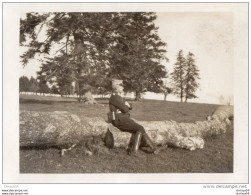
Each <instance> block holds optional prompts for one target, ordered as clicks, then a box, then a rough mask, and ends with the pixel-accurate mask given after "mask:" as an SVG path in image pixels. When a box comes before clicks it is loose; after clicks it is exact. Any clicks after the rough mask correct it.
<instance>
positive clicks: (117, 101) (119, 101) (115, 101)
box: [110, 95, 129, 113]
mask: <svg viewBox="0 0 251 195" xmlns="http://www.w3.org/2000/svg"><path fill="white" fill-rule="evenodd" d="M110 104H112V105H114V106H115V107H116V108H118V109H119V110H120V111H121V112H122V113H127V112H129V107H128V106H127V105H126V103H125V100H124V99H123V98H122V97H120V96H118V95H115V96H113V97H112V98H111V99H110Z"/></svg>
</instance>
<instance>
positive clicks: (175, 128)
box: [19, 106, 233, 150]
mask: <svg viewBox="0 0 251 195" xmlns="http://www.w3.org/2000/svg"><path fill="white" fill-rule="evenodd" d="M232 116H233V107H232V106H222V107H219V108H218V109H217V110H216V111H215V112H214V113H213V115H212V117H211V118H212V120H207V121H198V122H195V123H177V122H175V121H138V123H140V124H141V125H142V126H144V128H145V130H146V132H147V134H148V135H149V136H150V137H151V138H152V139H153V142H155V143H156V144H159V145H163V144H171V145H174V146H177V147H180V148H186V149H189V150H194V149H196V148H203V147H204V140H203V137H205V136H208V135H217V134H220V133H225V132H226V130H227V128H228V126H229V124H230V123H231V122H230V121H229V117H232ZM108 128H109V129H110V131H111V133H112V134H113V137H114V145H115V147H125V148H127V147H128V145H129V142H130V139H131V134H130V133H126V132H121V131H120V130H118V129H117V128H116V127H114V126H113V125H112V124H109V123H107V122H106V121H105V120H104V119H103V118H98V117H96V118H87V117H83V116H77V115H74V114H71V113H69V112H65V111H55V112H38V111H20V140H19V141H20V147H30V146H32V147H34V146H35V147H39V146H45V147H49V146H64V145H73V144H78V143H80V142H82V141H84V140H86V139H88V138H90V137H95V136H101V137H103V138H104V136H105V134H106V132H107V129H108Z"/></svg>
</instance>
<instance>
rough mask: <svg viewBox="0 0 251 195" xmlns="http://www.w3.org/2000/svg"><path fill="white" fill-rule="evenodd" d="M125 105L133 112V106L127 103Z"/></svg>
mask: <svg viewBox="0 0 251 195" xmlns="http://www.w3.org/2000/svg"><path fill="white" fill-rule="evenodd" d="M125 105H126V106H127V107H128V108H129V109H130V110H131V109H132V104H130V103H128V102H125Z"/></svg>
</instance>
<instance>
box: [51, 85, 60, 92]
mask: <svg viewBox="0 0 251 195" xmlns="http://www.w3.org/2000/svg"><path fill="white" fill-rule="evenodd" d="M51 93H52V94H60V93H59V90H58V88H57V87H56V86H55V85H53V86H52V87H51Z"/></svg>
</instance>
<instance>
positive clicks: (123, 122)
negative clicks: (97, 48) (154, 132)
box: [109, 80, 159, 154]
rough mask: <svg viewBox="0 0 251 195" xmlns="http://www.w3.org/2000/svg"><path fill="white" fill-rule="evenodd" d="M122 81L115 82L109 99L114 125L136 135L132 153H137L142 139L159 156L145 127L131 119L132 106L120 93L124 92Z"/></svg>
mask: <svg viewBox="0 0 251 195" xmlns="http://www.w3.org/2000/svg"><path fill="white" fill-rule="evenodd" d="M122 82H123V81H122V80H113V81H112V89H113V93H112V95H111V97H110V99H109V107H110V116H111V117H110V118H111V121H112V124H113V125H114V126H115V127H117V128H118V129H120V130H121V131H123V132H130V133H134V134H135V139H134V143H133V146H132V149H131V150H130V151H129V154H131V153H137V151H138V149H139V145H140V142H141V137H143V139H144V140H145V142H146V144H147V145H148V146H150V148H151V152H152V153H154V154H157V153H158V152H159V150H158V149H157V148H156V147H155V145H154V143H153V142H152V140H151V139H150V137H149V136H148V135H147V134H146V131H145V129H144V127H143V126H141V125H139V124H138V123H136V122H135V121H134V120H132V119H131V118H130V113H129V110H131V109H132V105H131V104H129V103H128V102H126V101H125V100H124V99H123V98H122V97H121V96H120V95H119V93H122V92H123V89H124V87H123V86H122Z"/></svg>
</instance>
